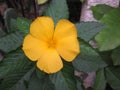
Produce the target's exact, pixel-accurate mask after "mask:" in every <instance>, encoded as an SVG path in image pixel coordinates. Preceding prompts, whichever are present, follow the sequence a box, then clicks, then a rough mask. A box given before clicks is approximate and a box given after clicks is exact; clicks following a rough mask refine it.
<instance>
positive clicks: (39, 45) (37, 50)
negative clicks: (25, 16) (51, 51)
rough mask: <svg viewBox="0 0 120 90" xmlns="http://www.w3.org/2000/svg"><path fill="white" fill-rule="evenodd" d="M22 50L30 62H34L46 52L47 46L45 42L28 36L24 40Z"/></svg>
mask: <svg viewBox="0 0 120 90" xmlns="http://www.w3.org/2000/svg"><path fill="white" fill-rule="evenodd" d="M22 49H23V51H24V52H25V54H26V56H27V57H28V58H29V59H30V60H32V61H36V60H37V59H38V58H40V57H41V55H43V54H44V53H45V52H46V50H47V49H48V46H47V44H46V43H45V42H43V41H40V40H39V39H37V38H34V37H33V36H31V35H30V34H28V35H27V36H26V37H25V39H24V42H23V48H22Z"/></svg>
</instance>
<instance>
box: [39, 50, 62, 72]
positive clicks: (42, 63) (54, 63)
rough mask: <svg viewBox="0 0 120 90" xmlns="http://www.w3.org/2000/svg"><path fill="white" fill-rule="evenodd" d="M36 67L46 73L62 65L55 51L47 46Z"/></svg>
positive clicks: (55, 70) (56, 69)
mask: <svg viewBox="0 0 120 90" xmlns="http://www.w3.org/2000/svg"><path fill="white" fill-rule="evenodd" d="M37 67H38V68H39V69H40V70H42V71H44V72H46V73H56V72H58V71H59V70H60V69H61V68H62V67H63V63H62V60H61V58H60V56H59V55H58V53H57V51H56V50H55V49H53V48H49V49H48V51H47V52H46V53H45V54H44V55H43V56H42V57H41V58H40V59H39V60H38V62H37Z"/></svg>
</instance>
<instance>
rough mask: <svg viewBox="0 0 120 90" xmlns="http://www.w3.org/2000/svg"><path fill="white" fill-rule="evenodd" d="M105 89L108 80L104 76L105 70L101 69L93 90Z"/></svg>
mask: <svg viewBox="0 0 120 90" xmlns="http://www.w3.org/2000/svg"><path fill="white" fill-rule="evenodd" d="M105 87H106V80H105V75H104V69H101V70H99V71H98V72H97V75H96V79H95V82H94V87H93V90H105Z"/></svg>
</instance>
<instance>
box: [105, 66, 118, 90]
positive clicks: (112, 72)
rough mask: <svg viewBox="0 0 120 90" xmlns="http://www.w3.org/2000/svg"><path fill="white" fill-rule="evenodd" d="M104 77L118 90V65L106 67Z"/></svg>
mask: <svg viewBox="0 0 120 90" xmlns="http://www.w3.org/2000/svg"><path fill="white" fill-rule="evenodd" d="M106 79H107V82H108V83H109V84H110V86H111V87H112V88H113V89H114V90H120V67H109V68H107V69H106Z"/></svg>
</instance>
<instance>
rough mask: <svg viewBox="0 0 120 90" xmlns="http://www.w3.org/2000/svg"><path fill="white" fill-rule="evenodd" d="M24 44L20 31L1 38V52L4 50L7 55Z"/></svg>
mask: <svg viewBox="0 0 120 90" xmlns="http://www.w3.org/2000/svg"><path fill="white" fill-rule="evenodd" d="M22 42H23V35H22V34H21V33H20V32H19V31H16V32H14V33H10V34H8V35H6V36H4V37H2V38H0V50H2V51H3V52H5V53H8V52H10V51H12V50H16V49H17V48H18V47H20V46H21V45H22Z"/></svg>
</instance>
